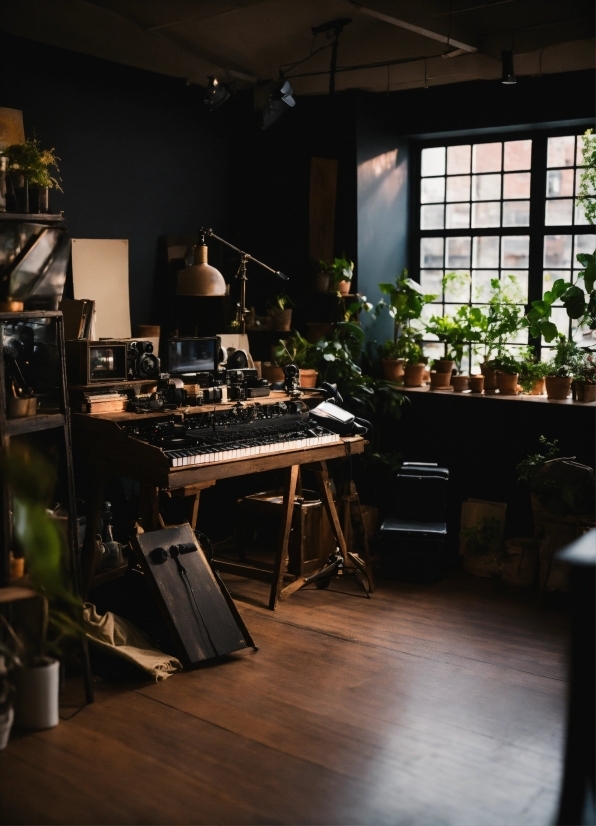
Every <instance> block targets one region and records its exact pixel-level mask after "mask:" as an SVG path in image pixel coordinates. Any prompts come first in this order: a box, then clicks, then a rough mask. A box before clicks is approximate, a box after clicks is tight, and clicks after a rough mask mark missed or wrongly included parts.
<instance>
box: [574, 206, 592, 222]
mask: <svg viewBox="0 0 596 826" xmlns="http://www.w3.org/2000/svg"><path fill="white" fill-rule="evenodd" d="M574 223H575V224H579V225H583V226H586V225H587V224H588V223H589V221H588V219H587V218H586V211H585V209H584V208H583V206H576V207H575V221H574Z"/></svg>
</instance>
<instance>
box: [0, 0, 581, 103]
mask: <svg viewBox="0 0 596 826" xmlns="http://www.w3.org/2000/svg"><path fill="white" fill-rule="evenodd" d="M337 18H351V22H350V23H349V24H347V25H346V26H345V29H344V31H343V33H342V34H341V35H340V39H339V49H338V56H337V68H338V71H337V75H336V83H335V85H336V89H337V90H344V89H364V90H367V91H377V92H378V91H383V92H385V91H388V90H389V91H392V90H397V89H407V88H415V87H419V86H434V85H440V84H445V83H456V82H459V81H465V80H477V79H486V80H488V79H495V78H498V77H500V74H501V59H500V56H501V50H502V49H513V52H514V55H515V72H516V75H518V76H522V75H539V74H548V73H552V72H564V71H572V70H577V69H590V68H594V65H595V61H594V3H593V0H362V2H361V3H356V2H353V0H3V2H2V4H1V5H0V28H1V29H3V30H5V31H7V32H9V33H11V34H14V35H18V36H21V37H28V38H30V39H33V40H37V41H41V42H43V43H48V44H51V45H55V46H60V47H63V48H66V49H71V50H74V51H77V52H83V53H85V54H90V55H95V56H97V57H102V58H105V59H107V60H112V61H115V62H118V63H124V64H127V65H130V66H136V67H138V68H142V69H149V70H151V71H154V72H160V73H162V74H166V75H171V76H174V77H181V78H185V79H186V80H189V81H190V82H191V83H198V84H201V85H202V84H204V83H205V79H206V77H207V76H208V75H216V76H218V77H220V79H222V80H225V79H226V78H228V79H230V80H233V81H234V82H235V84H236V85H237V86H239V87H247V86H251V85H255V86H256V87H257V88H261V89H266V88H268V87H267V83H266V82H267V81H271V80H274V79H276V78H278V77H279V74H280V70H283V71H284V73H285V75H286V76H287V77H288V78H290V79H291V83H292V86H293V87H294V89H295V91H296V92H297V93H298V94H303V95H304V94H324V93H325V92H327V91H328V88H329V66H330V60H331V53H332V49H331V45H332V42H333V38H331V39H330V38H328V36H327V35H326V34H324V33H323V34H318V35H316V36H314V35H313V33H312V31H311V30H312V28H313V27H316V26H319V25H321V24H324V23H326V22H328V21H331V20H334V19H337ZM311 53H312V56H310V55H311ZM305 58H306V59H305ZM293 64H298V65H293Z"/></svg>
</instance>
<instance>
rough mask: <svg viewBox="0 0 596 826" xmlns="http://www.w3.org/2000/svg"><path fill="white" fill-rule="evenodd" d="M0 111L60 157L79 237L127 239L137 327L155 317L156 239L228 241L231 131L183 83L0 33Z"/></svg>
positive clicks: (58, 198)
mask: <svg viewBox="0 0 596 826" xmlns="http://www.w3.org/2000/svg"><path fill="white" fill-rule="evenodd" d="M0 84H1V85H0V93H1V94H0V105H2V106H7V107H10V108H14V109H22V110H23V113H24V119H25V130H26V135H27V137H33V134H34V133H35V134H37V136H38V137H39V139H40V141H41V143H42V145H43V146H44V147H55V149H56V154H57V155H58V156H59V157H60V158H61V162H60V170H61V177H62V186H63V189H64V195H60V194H59V193H52V194H51V207H52V208H53V209H55V210H64V212H65V217H66V222H67V226H68V229H69V231H70V233H71V235H72V236H73V237H75V238H128V239H129V242H130V243H129V251H130V305H131V316H132V322H133V329H134V324H135V323H147V322H149V321H156V320H159V319H155V318H152V317H151V316H152V293H153V286H154V274H155V270H156V256H157V239H158V236H160V235H164V234H168V233H173V234H175V233H192V232H195V231H196V229H197V227H198V226H200V225H201V224H208V225H214V226H218V227H219V228H220V230H221V231H222V234H225V230H226V228H227V224H226V216H227V205H228V195H229V157H230V148H229V144H230V136H231V135H232V134H233V133H234V130H233V129H232V127H231V124H230V121H231V120H232V119H233V118H234V117H235V111H233V110H230V111H229V113H226V111H225V109H222V110H219V111H217V112H215V113H213V116H210V115H209V113H207V112H205V111H204V108H203V106H202V105H201V95H200V92H201V90H200V89H198V88H197V87H196V86H195V87H187V86H186V84H185V83H184V81H182V80H176V79H172V78H167V77H164V76H161V75H157V74H153V73H151V72H146V71H141V70H137V69H133V68H130V67H127V66H121V65H118V64H116V63H111V62H109V61H105V60H100V59H97V58H93V57H87V56H85V55H80V54H76V53H74V52H69V51H65V50H62V49H56V48H52V47H50V46H44V45H43V44H40V43H33V42H31V41H27V40H21V39H19V38H16V37H12V36H9V35H7V34H4V33H0Z"/></svg>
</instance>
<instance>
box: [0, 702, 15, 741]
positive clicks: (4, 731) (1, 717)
mask: <svg viewBox="0 0 596 826" xmlns="http://www.w3.org/2000/svg"><path fill="white" fill-rule="evenodd" d="M13 720H14V708H12V707H11V708H9V709H8V711H6V712H5V713H4V714H0V751H2V749H5V748H6V746H7V745H8V738H9V737H10V730H11V728H12V723H13Z"/></svg>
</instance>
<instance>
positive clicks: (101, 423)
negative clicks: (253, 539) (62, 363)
mask: <svg viewBox="0 0 596 826" xmlns="http://www.w3.org/2000/svg"><path fill="white" fill-rule="evenodd" d="M287 399H288V397H287V396H285V394H283V393H275V394H272V397H271V399H267V402H269V401H284V400H287ZM227 406H229V407H232V405H227ZM218 409H224V405H221V406H220V405H218ZM185 411H186V412H188V413H192V412H202V411H201V410H200V409H199V410H197V408H187V409H183V410H181V411H176V412H185ZM169 415H171V411H167V412H162V413H150V414H146V416H144V417H143V418H147V417H151V418H157V419H159V418H165V417H167V416H169ZM140 418H141V417H140V416H139V415H138V414H135V413H108V414H99V415H89V414H83V413H75V414H73V423H72V430H73V439H74V444H75V448H76V449H77V450H78V451H79V452H80V453H81V455H83V456H84V457H85V460H86V463H87V467H88V472H89V474H90V483H91V484H90V487H91V495H90V496H89V497H88V500H89V501H88V502H87V525H86V530H85V540H84V543H83V553H82V557H83V558H82V567H83V587H84V590H85V592H88V590H89V588H90V587H91V586H92V585H93V584H94V573H95V561H96V560H95V534H96V528H97V521H98V518H99V512H100V508H101V504H102V501H103V496H104V488H105V482H106V478H107V476H108V474H114V475H120V476H125V477H128V478H130V479H135V480H138V481H139V482H141V483H143V484H144V485H148V486H153V489H154V491H155V497H154V502H153V505H152V520H151V521H152V522H153V524H152V527H153V528H158V527H159V518H158V512H159V509H158V506H157V501H156V499H157V494H158V491H159V490H165V491H170V492H175V491H182V490H184V489H192V490H191V492H192V494H193V495H195V496H196V497H197V498H196V500H195V503H196V505H195V518H196V510H198V496H199V495H200V491H201V490H202V489H204V488H206V487H211V486H212V485H214V484H215V483H216V482H217V480H219V479H229V478H231V477H234V476H244V475H246V474H248V473H260V472H262V471H266V470H280V469H281V470H284V471H285V479H284V499H283V510H282V520H281V527H280V535H279V545H278V551H277V554H276V557H275V563H274V570H273V574H272V573H271V571H267V570H264V569H260V568H252V567H250V566H246V565H236V564H234V563H230V562H224V561H218V568H219V569H220V570H222V571H227V572H230V573H235V574H240V575H242V576H251V577H254V578H257V579H261V580H265V581H271V593H270V597H269V608H271V609H272V610H273V609H274V608H275V607H276V605H277V602H278V600H279V599H280V598H281V597H283V596H284V595H289V594H290V593H292V592H293V591H296V590H298V588H299V587H301V583H300V582H299V581H294V582H292V583H291V584H290V585H289V586H287V588H285V589H284V588H283V576H284V569H285V566H286V561H287V556H288V541H289V537H290V528H291V520H292V509H293V505H294V497H295V493H296V484H297V481H298V471H299V468H300V467H301V466H303V467H307V468H308V469H309V470H312V471H313V472H314V474H315V478H316V480H317V485H318V488H319V492H320V495H321V499H322V502H323V506H324V507H325V510H326V513H327V516H328V517H329V521H330V523H331V527H332V529H333V533H334V535H335V537H336V539H337V542H338V544H339V547H340V549H341V552H342V554H343V556H344V558H345V559H346V562H347V547H346V542H345V539H344V535H343V532H342V529H341V525H340V522H339V518H338V515H337V511H336V508H335V503H334V501H333V496H332V494H331V490H330V486H329V475H328V471H327V465H326V462H327V460H328V459H338V458H342V457H343V456H346V455H349V454H357V453H362V452H363V450H364V445H365V441H364V439H362V438H361V437H360V436H354V437H349V438H344V439H342V440H341V441H338V442H337V443H334V444H328V445H322V446H319V447H308V448H302V449H297V450H290V451H280V452H279V453H269V454H265V455H263V456H253V457H248V458H244V459H236V460H231V461H225V462H217V463H214V464H209V465H199V466H197V467H187V468H172V467H170V466H169V462H168V459H167V457H166V456H165V455H164V453H163V452H162V451H161V450H160V449H159V448H157V447H155V446H153V445H150V444H147V443H144V442H140V441H138V440H136V439H132V438H130V437H129V436H127V435H126V434H125V433H124V431H123V430H122V428H121V427H120V425H121V424H129V423H130V422H131V421H138V420H139V419H140Z"/></svg>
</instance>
